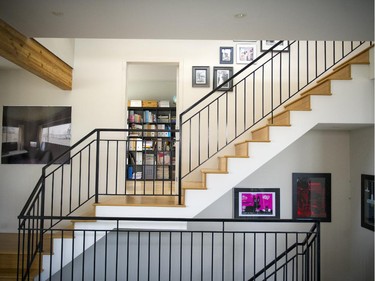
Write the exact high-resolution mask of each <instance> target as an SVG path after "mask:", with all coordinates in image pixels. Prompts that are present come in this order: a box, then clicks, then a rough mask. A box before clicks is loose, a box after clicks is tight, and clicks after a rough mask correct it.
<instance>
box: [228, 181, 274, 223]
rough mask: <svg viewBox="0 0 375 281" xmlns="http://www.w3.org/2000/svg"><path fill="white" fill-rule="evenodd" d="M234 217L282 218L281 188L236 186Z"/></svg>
mask: <svg viewBox="0 0 375 281" xmlns="http://www.w3.org/2000/svg"><path fill="white" fill-rule="evenodd" d="M233 197H234V217H235V218H251V219H257V218H258V219H260V218H261V219H267V218H269V219H275V218H280V189H279V188H234V196H233Z"/></svg>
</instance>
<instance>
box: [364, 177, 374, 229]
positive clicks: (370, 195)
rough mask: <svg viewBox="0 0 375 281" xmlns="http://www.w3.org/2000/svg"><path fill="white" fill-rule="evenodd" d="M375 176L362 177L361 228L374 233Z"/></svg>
mask: <svg viewBox="0 0 375 281" xmlns="http://www.w3.org/2000/svg"><path fill="white" fill-rule="evenodd" d="M374 203H375V199H374V176H373V175H361V226H362V227H364V228H367V229H369V230H372V231H374Z"/></svg>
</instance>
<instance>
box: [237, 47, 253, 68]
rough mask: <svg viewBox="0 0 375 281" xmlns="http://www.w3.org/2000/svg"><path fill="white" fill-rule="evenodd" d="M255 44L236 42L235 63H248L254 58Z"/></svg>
mask: <svg viewBox="0 0 375 281" xmlns="http://www.w3.org/2000/svg"><path fill="white" fill-rule="evenodd" d="M256 54H257V52H256V45H255V44H237V46H236V63H238V64H248V63H251V62H252V61H254V60H255V59H256Z"/></svg>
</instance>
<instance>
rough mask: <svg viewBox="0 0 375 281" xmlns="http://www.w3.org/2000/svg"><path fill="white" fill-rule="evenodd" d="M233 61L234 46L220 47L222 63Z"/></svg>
mask: <svg viewBox="0 0 375 281" xmlns="http://www.w3.org/2000/svg"><path fill="white" fill-rule="evenodd" d="M232 63H233V47H220V64H232Z"/></svg>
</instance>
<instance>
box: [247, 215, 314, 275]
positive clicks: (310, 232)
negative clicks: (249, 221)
mask: <svg viewBox="0 0 375 281" xmlns="http://www.w3.org/2000/svg"><path fill="white" fill-rule="evenodd" d="M319 224H320V222H319V221H318V220H316V221H315V223H314V224H313V225H312V227H311V229H310V230H309V231H308V232H307V235H306V237H305V239H304V240H303V241H302V242H300V243H298V242H296V243H294V244H293V245H291V246H290V247H289V248H287V249H286V250H285V251H284V252H282V253H281V254H280V255H279V256H277V258H276V259H274V260H273V261H271V262H270V263H268V264H267V265H266V266H265V267H264V268H263V269H261V270H260V271H259V272H257V273H256V274H255V275H254V276H253V277H252V278H250V279H249V280H248V281H255V280H256V279H257V278H258V277H259V276H261V275H262V274H264V273H265V272H267V270H268V269H270V268H271V267H273V266H275V265H276V264H277V262H278V261H280V260H281V259H283V258H284V257H286V256H287V255H288V254H289V253H290V252H292V251H293V250H295V249H297V248H298V247H300V246H302V247H305V246H306V245H307V246H308V247H309V246H310V244H311V242H310V241H309V240H310V238H311V236H312V235H313V234H315V235H316V237H315V238H317V236H318V235H319V231H318V229H319ZM297 255H298V252H297V251H296V253H295V255H293V257H291V258H290V260H291V259H293V258H295V257H296V256H297ZM290 260H287V261H285V262H284V263H283V264H282V265H281V266H279V268H277V269H276V270H275V271H273V272H272V273H270V274H269V276H271V275H273V274H276V271H278V270H280V268H282V267H283V266H285V265H286V264H287V263H288V262H289V261H290Z"/></svg>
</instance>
